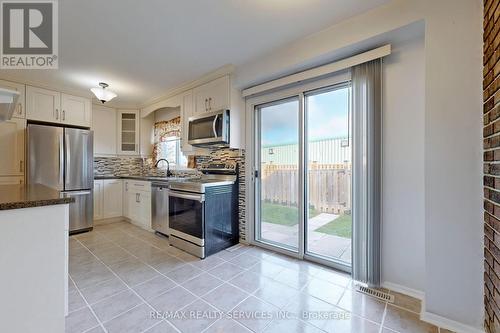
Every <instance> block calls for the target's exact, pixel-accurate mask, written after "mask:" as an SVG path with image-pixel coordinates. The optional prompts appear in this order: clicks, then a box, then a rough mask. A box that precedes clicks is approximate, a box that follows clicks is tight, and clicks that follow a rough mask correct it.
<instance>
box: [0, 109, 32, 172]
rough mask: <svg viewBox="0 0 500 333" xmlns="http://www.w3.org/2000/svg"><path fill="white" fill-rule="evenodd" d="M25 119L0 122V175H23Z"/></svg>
mask: <svg viewBox="0 0 500 333" xmlns="http://www.w3.org/2000/svg"><path fill="white" fill-rule="evenodd" d="M25 129H26V120H25V119H18V118H12V119H11V120H7V121H4V122H0V151H1V152H2V158H1V159H0V176H18V175H24V168H25V164H24V132H25Z"/></svg>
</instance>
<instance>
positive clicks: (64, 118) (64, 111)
mask: <svg viewBox="0 0 500 333" xmlns="http://www.w3.org/2000/svg"><path fill="white" fill-rule="evenodd" d="M62 120H66V110H63V112H62Z"/></svg>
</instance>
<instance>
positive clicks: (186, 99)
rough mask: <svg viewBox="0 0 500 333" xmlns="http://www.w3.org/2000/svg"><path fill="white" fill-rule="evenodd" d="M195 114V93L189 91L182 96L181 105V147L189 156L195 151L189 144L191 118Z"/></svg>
mask: <svg viewBox="0 0 500 333" xmlns="http://www.w3.org/2000/svg"><path fill="white" fill-rule="evenodd" d="M193 113H194V110H193V91H192V90H189V91H188V92H186V93H184V94H183V96H182V105H181V125H182V128H181V145H182V147H181V148H182V152H183V153H184V154H189V153H191V152H194V151H195V148H194V147H193V146H191V145H190V144H188V140H189V138H188V131H189V121H188V120H189V117H191V116H192V115H193Z"/></svg>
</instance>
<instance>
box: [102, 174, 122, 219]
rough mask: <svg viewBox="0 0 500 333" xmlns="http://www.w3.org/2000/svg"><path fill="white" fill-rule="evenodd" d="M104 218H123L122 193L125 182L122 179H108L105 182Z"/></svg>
mask: <svg viewBox="0 0 500 333" xmlns="http://www.w3.org/2000/svg"><path fill="white" fill-rule="evenodd" d="M103 185H104V187H103V189H104V192H103V194H104V195H103V218H105V219H107V218H112V217H120V216H123V210H122V205H123V204H122V200H120V199H121V198H122V191H123V181H122V180H121V179H106V180H104V182H103Z"/></svg>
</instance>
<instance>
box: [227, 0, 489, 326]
mask: <svg viewBox="0 0 500 333" xmlns="http://www.w3.org/2000/svg"><path fill="white" fill-rule="evenodd" d="M422 20H423V21H424V22H425V47H424V64H425V69H424V73H425V76H424V84H425V108H424V109H425V113H424V121H425V122H424V126H425V135H424V145H423V157H422V143H421V141H420V142H419V141H418V140H416V141H412V140H410V139H408V138H405V137H404V136H403V137H401V136H402V135H403V134H404V135H406V133H407V132H403V131H402V130H401V131H400V130H395V131H394V132H391V131H389V132H387V133H385V136H384V139H385V140H387V139H389V138H393V139H391V140H395V139H399V140H403V141H405V142H406V143H407V144H409V145H413V148H414V149H417V150H416V153H417V154H420V158H418V156H414V157H411V158H410V160H412V161H414V162H418V164H419V165H422V164H423V165H424V174H423V176H424V182H423V184H424V186H423V187H422V173H418V177H420V181H417V180H412V181H411V182H410V184H413V185H414V184H416V183H418V184H420V186H418V189H416V190H415V191H419V192H420V193H419V194H418V195H417V196H416V197H417V202H416V204H415V205H412V203H411V202H407V203H405V204H404V205H398V202H400V201H401V200H402V198H401V197H397V196H396V193H395V194H394V195H390V194H389V193H387V195H386V193H384V199H385V202H384V209H385V211H384V213H385V214H389V213H390V215H389V217H388V221H390V222H386V223H387V224H389V226H390V225H392V226H393V227H394V228H398V229H399V231H403V230H404V228H403V226H402V225H401V224H398V225H396V222H397V221H396V220H397V219H398V218H400V217H406V216H407V214H405V212H407V211H408V210H410V211H411V212H413V213H415V212H417V217H414V219H415V220H417V219H420V223H419V224H417V225H421V223H422V222H421V221H422V219H423V220H424V221H425V226H424V228H425V233H424V235H425V237H424V239H425V246H424V247H425V250H424V254H422V248H421V247H418V246H417V247H416V248H409V247H408V246H407V247H405V248H401V241H398V240H392V239H391V240H389V241H388V243H387V244H386V246H385V247H384V249H383V251H384V253H385V254H387V253H391V254H392V253H398V255H399V258H396V257H395V256H394V255H392V256H390V257H389V258H383V266H384V279H386V280H389V281H391V280H393V281H392V282H394V283H400V284H406V286H405V287H408V288H420V287H421V288H422V289H423V291H424V293H425V303H424V309H423V312H424V315H423V317H424V318H425V319H426V320H430V321H433V322H435V323H439V324H441V325H442V326H447V327H449V328H452V329H455V330H460V331H480V330H481V329H482V322H483V317H484V307H483V278H482V271H483V269H482V257H483V256H482V234H483V230H482V225H483V222H482V204H481V200H482V193H481V177H482V170H481V145H482V142H481V128H482V127H481V116H482V112H481V110H482V107H481V96H482V92H481V86H482V62H481V57H482V48H481V47H482V25H481V22H482V1H481V0H439V1H435V0H421V1H419V0H395V1H393V2H390V3H388V4H387V5H384V6H381V7H378V8H376V9H374V10H371V11H369V12H366V13H364V14H362V15H358V16H356V17H353V18H351V19H349V20H346V21H344V22H341V23H339V24H336V25H334V26H332V27H330V28H328V29H326V30H323V31H321V32H318V33H316V34H314V35H311V36H309V37H307V38H304V39H301V40H298V41H296V42H294V43H292V44H290V45H287V46H285V47H283V48H280V49H278V50H275V51H274V52H272V53H269V54H267V55H265V56H262V57H261V58H259V59H255V60H254V61H252V62H250V63H247V64H243V65H240V66H238V67H237V72H236V83H237V85H238V87H240V88H245V87H249V86H251V85H254V84H256V83H261V82H264V81H266V80H270V79H273V78H276V77H280V76H283V75H287V74H289V73H291V72H295V71H297V70H300V69H303V68H307V67H311V66H315V65H320V64H322V63H326V62H329V61H333V60H335V59H338V58H342V57H343V56H346V55H348V54H349V53H351V54H352V53H353V52H356V51H358V52H359V51H362V48H363V46H362V45H361V44H362V42H363V41H367V40H369V39H373V38H376V37H377V36H380V35H383V34H386V33H388V32H390V31H393V30H396V29H399V28H402V27H404V26H407V25H409V24H412V23H415V22H418V21H422ZM360 43H361V44H360ZM353 45H354V46H353ZM356 45H357V46H356ZM364 46H366V45H364ZM415 52H418V51H414V52H411V53H415ZM404 56H405V57H406V55H404ZM407 56H408V57H412V56H411V55H410V54H408V55H407ZM402 59H403V60H404V59H409V58H402ZM398 67H399V66H396V67H393V71H392V72H391V71H389V69H387V70H388V72H386V74H387V75H389V76H391V75H395V76H397V75H400V74H402V72H401V70H402V69H398ZM405 70H407V69H405ZM387 94H389V92H387ZM386 97H389V96H388V95H386ZM418 102H419V103H421V101H418ZM393 103H394V107H395V108H396V107H397V106H398V105H399V103H401V101H400V100H394V101H393ZM389 105H390V104H389ZM387 116H388V118H387V119H385V122H384V124H385V125H386V126H388V125H389V124H391V123H392V122H396V121H397V115H396V114H388V115H387ZM409 116H410V115H409ZM415 117H417V118H418V116H417V115H414V117H412V118H411V121H417V122H418V121H420V122H421V121H422V119H421V118H418V119H417V118H415ZM420 117H421V115H420ZM411 132H412V133H415V131H411ZM389 148H390V149H391V150H389V152H385V155H384V157H386V158H388V157H391V156H395V154H396V153H397V152H398V151H399V150H400V149H401V147H399V146H396V145H394V146H392V147H391V146H389ZM400 163H402V164H401V165H402V166H408V165H409V163H405V162H400ZM393 167H394V165H393ZM417 168H418V167H417ZM384 174H385V175H386V177H391V176H392V175H390V174H389V173H388V170H384ZM397 177H398V179H403V177H404V175H403V174H401V173H400V172H398V173H397V174H395V175H394V178H397ZM408 178H411V177H408ZM408 178H405V180H406V181H408ZM384 181H385V182H386V180H384ZM387 182H389V181H387ZM385 185H387V186H388V187H389V189H400V187H398V186H397V185H396V184H395V183H393V182H389V183H385ZM384 190H385V189H384ZM405 193H407V192H405ZM422 197H423V198H424V203H425V204H424V205H422ZM247 199H248V200H250V198H247ZM411 199H415V197H411V198H408V200H409V201H410V200H411ZM247 216H248V214H247ZM400 223H404V222H400ZM405 223H409V221H408V220H406V222H405ZM418 229H419V230H418V231H417V233H420V235H421V233H422V230H421V229H420V228H418ZM413 231H415V230H413V229H408V230H407V231H406V232H405V235H404V236H405V237H407V238H408V239H409V242H415V243H414V244H419V243H420V244H421V242H418V241H415V240H413V238H415V237H417V238H418V237H419V236H415V234H412V232H413ZM384 232H385V231H384ZM384 237H386V235H384ZM385 240H387V239H385ZM414 252H419V253H418V254H417V255H416V254H415V253H414ZM422 255H423V258H424V266H425V267H424V269H423V272H422V270H421V268H422V262H421V259H422ZM415 258H417V262H416V263H415V264H414V263H413V260H415ZM418 259H420V261H418ZM386 260H389V262H386ZM391 260H395V262H396V261H397V262H398V265H394V262H392V263H391ZM414 265H415V266H414ZM398 267H400V268H401V269H400V270H401V271H399V272H398V271H397V270H398ZM408 267H410V268H411V269H409V270H408ZM405 268H406V269H407V270H406V271H405ZM416 269H418V270H419V274H417V276H416V277H414V276H412V275H413V274H414V271H415V270H416ZM422 274H423V275H422ZM390 275H392V276H390ZM422 276H423V278H422Z"/></svg>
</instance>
